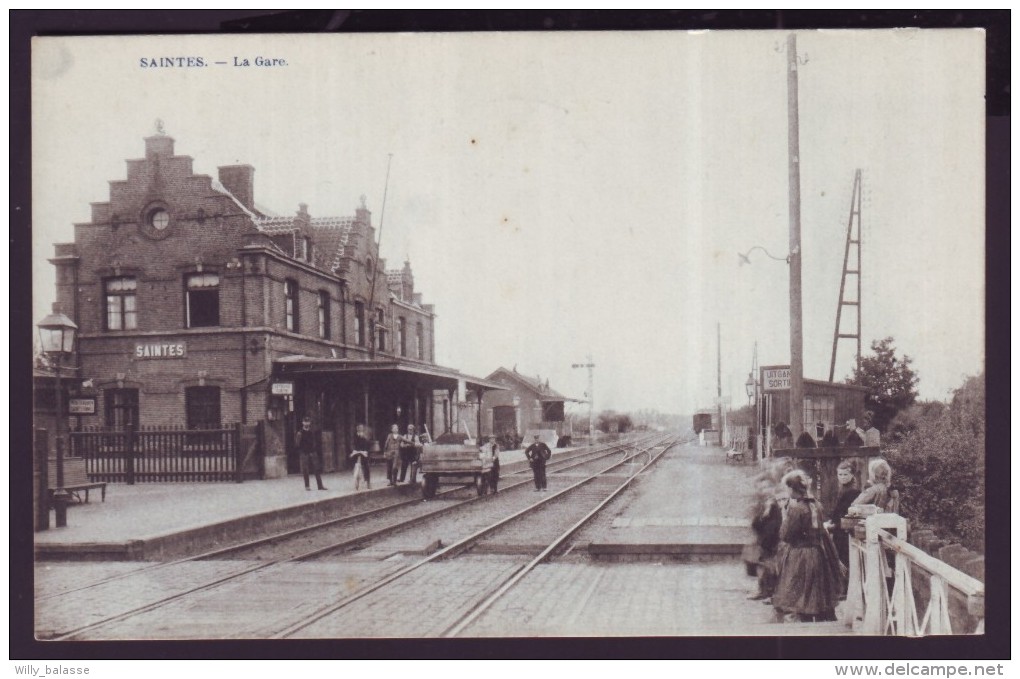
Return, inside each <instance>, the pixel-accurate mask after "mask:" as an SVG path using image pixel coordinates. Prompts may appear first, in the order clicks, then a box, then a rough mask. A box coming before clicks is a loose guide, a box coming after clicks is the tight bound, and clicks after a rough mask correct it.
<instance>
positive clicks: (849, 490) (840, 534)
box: [827, 460, 860, 566]
mask: <svg viewBox="0 0 1020 679" xmlns="http://www.w3.org/2000/svg"><path fill="white" fill-rule="evenodd" d="M856 471H857V470H856V469H855V465H854V461H853V460H843V461H842V462H840V463H839V466H838V467H836V480H837V481H839V498H838V499H837V500H836V506H835V507H834V508H833V510H832V515H831V516H829V521H828V526H827V527H828V528H829V531H830V532H831V533H832V540H833V542H834V543H835V544H836V553H837V554H839V560H840V561H841V562H843V565H844V566H849V565H850V534H849V533H847V532H846V531H845V530H843V527H842V525H841V520H842V518H843V517H844V516H846V515H847V512H848V511H849V510H850V505H851V504H852V503H853V501H854V500H856V499H857V496H858V495H860V489H859V488H858V487H857V478H856V473H855V472H856Z"/></svg>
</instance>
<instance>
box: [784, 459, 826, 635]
mask: <svg viewBox="0 0 1020 679" xmlns="http://www.w3.org/2000/svg"><path fill="white" fill-rule="evenodd" d="M783 484H784V485H785V486H786V487H787V488H789V489H790V502H789V505H788V507H787V510H786V517H785V518H784V519H783V526H782V528H781V529H780V531H779V536H780V538H781V539H782V541H783V542H784V543H786V545H787V549H786V550H785V553H784V554H783V555H782V565H781V566H780V569H779V584H778V585H777V586H776V592H775V594H774V595H773V596H772V606H773V607H774V608H775V611H776V615H777V617H779V618H780V619H782V617H783V616H785V615H786V614H794V615H796V616H797V618H798V619H799V620H801V621H807V622H812V621H820V620H835V619H836V616H835V609H836V602H837V599H838V597H839V585H838V583H837V581H836V578H835V577H834V576H833V573H832V570H831V568H830V566H829V564H828V562H827V560H826V557H825V552H824V551H823V550H822V544H821V540H822V539H823V538H824V537H825V536H824V535H823V534H822V531H823V530H825V529H824V528H823V526H822V521H823V519H822V511H821V507H819V503H818V501H817V500H815V498H813V497H811V495H810V493H809V492H808V490H809V489H810V486H811V479H810V478H809V477H808V475H807V474H806V473H804V472H803V471H802V470H800V469H795V470H794V471H792V472H790V473H789V474H787V475H786V476H784V477H783Z"/></svg>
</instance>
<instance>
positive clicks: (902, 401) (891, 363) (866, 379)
mask: <svg viewBox="0 0 1020 679" xmlns="http://www.w3.org/2000/svg"><path fill="white" fill-rule="evenodd" d="M871 350H872V351H873V352H874V356H863V357H861V367H860V370H857V369H855V370H854V374H853V375H852V376H851V377H850V378H848V379H847V384H856V385H857V386H859V387H865V388H867V390H868V394H867V396H865V398H864V407H865V408H866V409H867V410H868V411H870V412H871V413H872V416H871V423H872V425H873V426H875V427H877V428H878V430H879V431H882V432H884V431H886V429H887V428H888V426H889V423H890V422H892V420H893V418H894V417H896V414H897V413H899V412H900V411H901V410H903V409H904V408H906V407H908V406H910V405H911V404H913V403H914V401H915V400H916V399H917V374H916V373H915V372H914V371H913V369H912V368H911V367H910V364H911V363H912V362H913V359H912V358H910V357H909V356H907V355H906V354H904V355H903V358H897V357H896V348H895V347H894V346H893V338H892V337H886V338H885V339H881V340H875V341H873V342H872V343H871Z"/></svg>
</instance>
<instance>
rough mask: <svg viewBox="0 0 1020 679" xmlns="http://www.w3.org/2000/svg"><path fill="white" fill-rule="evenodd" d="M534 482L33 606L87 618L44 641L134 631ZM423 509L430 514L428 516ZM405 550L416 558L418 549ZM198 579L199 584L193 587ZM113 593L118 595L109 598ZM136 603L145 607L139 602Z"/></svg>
mask: <svg viewBox="0 0 1020 679" xmlns="http://www.w3.org/2000/svg"><path fill="white" fill-rule="evenodd" d="M628 445H633V444H616V445H612V446H607V447H604V448H599V449H596V450H594V451H591V450H586V451H583V452H580V453H575V454H572V455H569V456H565V457H560V458H554V459H553V461H551V462H550V464H549V471H550V473H551V474H555V473H556V472H558V471H565V470H579V469H583V468H584V467H586V466H590V465H592V464H595V463H598V461H599V460H602V459H604V458H606V457H612V456H614V455H618V454H620V453H621V452H622V451H624V450H626V448H627V447H628ZM618 464H622V462H621V463H617V465H618ZM614 466H615V465H614ZM525 472H527V469H526V468H525V469H523V470H518V471H515V472H512V473H507V474H505V475H504V478H510V477H514V476H518V475H523V474H524V473H525ZM529 484H530V479H525V480H522V481H519V482H517V483H512V484H509V485H506V484H504V485H503V486H502V487H501V489H500V493H499V494H498V495H492V496H485V497H480V498H479V497H471V498H470V499H457V498H456V496H457V494H458V493H460V494H461V495H463V493H462V492H461V488H453V489H450V490H447V491H444V492H443V493H441V494H440V496H441V497H442V498H443V499H442V500H440V499H439V498H437V499H435V500H433V501H432V502H429V503H424V504H423V503H422V502H421V501H420V500H419V499H418V498H417V497H416V498H414V499H411V500H404V501H400V502H396V503H390V504H387V505H385V506H382V507H378V508H374V509H371V510H368V511H365V512H360V513H358V514H355V515H350V516H346V517H341V518H338V519H334V520H331V521H327V522H323V523H320V524H316V525H314V526H308V527H304V528H301V529H298V530H294V531H288V532H286V533H281V534H277V535H273V536H269V537H265V538H259V539H257V540H252V541H249V542H246V543H242V544H239V545H235V546H231V547H228V548H223V549H217V550H214V551H211V552H207V553H204V554H200V555H196V556H193V557H190V558H188V559H180V560H177V561H174V562H169V563H165V564H154V565H152V566H147V567H143V568H140V569H135V570H132V571H129V572H125V573H121V574H118V575H115V576H112V577H110V578H106V579H103V580H100V581H97V582H93V583H89V584H87V585H85V586H82V587H78V588H75V589H72V590H65V591H63V592H59V593H55V594H49V595H45V596H41V597H38V598H37V599H36V604H37V606H36V608H37V612H39V611H40V610H42V611H43V612H44V615H43V617H44V618H45V617H46V616H45V610H46V609H47V608H54V607H55V608H56V609H57V611H56V613H57V615H55V616H52V617H58V618H59V617H60V615H59V613H60V611H61V609H63V610H64V611H69V610H71V611H73V610H77V611H82V613H79V615H78V621H77V622H72V623H71V624H63V625H60V626H61V627H62V629H60V630H56V629H50V630H48V631H47V630H46V629H43V630H42V631H41V632H40V637H41V638H49V639H55V640H65V639H79V638H94V637H93V635H95V634H99V635H100V636H105V635H104V634H102V632H103V630H110V629H112V628H120V629H123V628H125V627H130V625H129V623H130V621H131V620H133V619H138V618H140V617H144V616H145V615H146V614H149V613H152V612H155V611H159V610H161V609H164V608H166V607H173V606H175V605H176V606H179V605H181V603H182V602H186V601H189V600H191V599H194V598H195V597H196V596H201V595H208V594H209V593H210V592H216V591H217V590H222V589H225V588H229V587H231V586H235V585H237V583H241V582H246V581H255V580H257V579H258V578H260V577H261V578H265V577H266V576H269V577H271V574H273V573H275V572H277V571H280V570H281V569H282V568H283V567H284V566H286V565H287V564H297V563H306V562H310V561H313V560H315V559H318V558H323V557H328V556H329V555H332V558H333V559H335V558H337V557H339V558H345V557H349V556H351V555H352V552H353V550H356V549H357V548H359V546H361V545H363V544H365V543H372V542H373V541H376V542H378V541H380V540H382V541H385V538H386V536H390V535H399V534H401V533H404V534H405V535H406V534H407V533H408V532H409V531H412V530H413V529H414V528H415V527H416V526H421V525H423V524H428V523H430V522H435V521H436V519H437V518H439V517H441V516H442V515H446V514H451V513H453V512H455V511H457V510H462V509H463V508H464V507H465V506H467V505H471V504H473V503H482V502H486V501H489V502H493V501H495V500H496V498H507V497H512V495H513V494H512V493H510V491H513V490H514V489H516V488H521V487H524V486H528V485H529ZM549 499H550V500H551V499H552V498H549ZM524 504H526V505H527V504H531V503H530V502H527V503H524ZM423 507H427V509H425V510H424V511H423ZM440 546H441V544H440V543H438V542H437V543H434V544H433V545H432V547H431V549H430V548H428V547H427V548H426V550H425V551H434V550H437V549H439V548H440ZM405 551H407V552H408V553H414V551H415V550H405ZM354 556H355V557H356V556H357V555H356V554H355V555H354ZM355 570H357V569H355ZM362 570H371V569H362ZM387 570H390V569H388V568H387V567H385V566H384V567H382V568H381V569H380V572H382V571H387ZM196 571H197V573H196ZM185 573H187V575H185ZM196 579H197V580H198V584H195V580H196ZM365 579H366V580H372V579H374V578H373V576H372V574H371V573H367V574H365ZM355 581H357V582H360V581H361V577H360V576H359V577H356V578H355ZM108 594H113V596H107V595H108ZM76 599H77V601H76ZM138 601H147V602H148V603H145V604H142V605H137V602H138ZM40 604H42V606H40ZM47 604H49V606H47ZM54 605H55V606H54ZM84 611H88V614H87V615H86V614H85V613H84ZM44 628H45V625H44ZM113 638H119V637H113Z"/></svg>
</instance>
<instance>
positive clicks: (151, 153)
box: [145, 134, 174, 160]
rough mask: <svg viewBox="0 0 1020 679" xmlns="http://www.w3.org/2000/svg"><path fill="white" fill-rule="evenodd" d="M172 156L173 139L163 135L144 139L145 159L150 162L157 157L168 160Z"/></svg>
mask: <svg viewBox="0 0 1020 679" xmlns="http://www.w3.org/2000/svg"><path fill="white" fill-rule="evenodd" d="M173 154H174V138H173V137H170V136H168V135H165V134H157V135H154V136H152V137H146V138H145V158H146V159H148V160H151V159H153V158H155V157H157V156H160V157H165V158H169V157H170V156H172V155H173Z"/></svg>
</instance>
